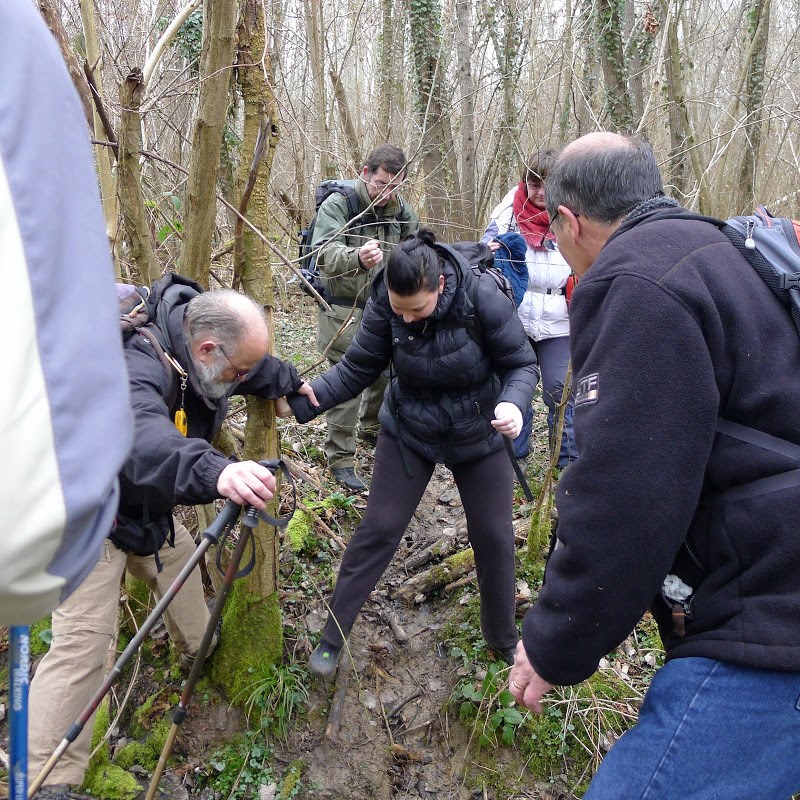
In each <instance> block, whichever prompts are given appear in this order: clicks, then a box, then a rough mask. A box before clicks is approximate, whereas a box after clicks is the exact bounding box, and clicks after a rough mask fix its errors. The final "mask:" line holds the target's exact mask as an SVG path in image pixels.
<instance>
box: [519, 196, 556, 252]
mask: <svg viewBox="0 0 800 800" xmlns="http://www.w3.org/2000/svg"><path fill="white" fill-rule="evenodd" d="M514 219H516V220H517V227H518V228H519V232H520V233H521V234H522V235H523V236H524V237H525V241H526V242H527V243H528V247H530V248H531V249H532V250H544V249H545V246H544V243H545V240H547V239H550V240H554V239H555V238H556V237H555V236H554V235H553V234H552V233H551V232H550V231H549V230H548V229H549V228H550V215H549V214H548V213H547V211H543V210H541V209H539V208H536V206H535V205H534V204H533V203H531V201H530V200H529V199H528V187H527V185H526V183H525V181H522V182H521V183H520V185H519V186H517V191H516V192H515V193H514Z"/></svg>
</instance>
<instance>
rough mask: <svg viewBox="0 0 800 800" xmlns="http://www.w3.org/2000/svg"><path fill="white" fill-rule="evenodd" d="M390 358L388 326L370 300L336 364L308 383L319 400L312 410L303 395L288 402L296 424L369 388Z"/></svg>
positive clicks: (385, 319) (386, 318)
mask: <svg viewBox="0 0 800 800" xmlns="http://www.w3.org/2000/svg"><path fill="white" fill-rule="evenodd" d="M391 357H392V339H391V326H390V322H389V318H388V316H387V315H386V313H385V312H384V310H383V309H382V308H381V306H380V304H379V303H378V302H376V301H375V300H374V298H372V297H370V298H369V299H368V300H367V305H366V307H365V308H364V314H363V316H362V318H361V325H360V326H359V329H358V331H357V332H356V335H355V336H354V337H353V341H352V342H351V343H350V346H349V347H348V348H347V351H346V352H345V354H344V355H343V356H342V358H341V360H340V361H339V363H338V364H335V365H334V366H333V367H331V368H330V369H329V370H328V371H327V372H324V373H323V374H322V375H320V376H319V377H318V378H315V379H314V380H313V381H312V382H311V388H312V389H313V390H314V394H315V395H316V397H317V400H319V407H317V408H314V407H313V406H312V405H311V403H310V402H309V400H308V398H307V397H305V396H304V395H298V394H293V395H290V396H289V397H288V398H287V399H288V401H289V405H290V406H291V409H292V412H293V413H294V415H295V418H296V419H297V421H298V422H308V421H309V420H312V419H314V417H317V416H319V415H320V414H324V413H325V412H326V411H328V409H331V408H333V407H334V406H338V405H339V404H340V403H344V402H345V401H346V400H350V399H351V398H353V397H356V396H357V395H359V394H360V393H361V392H362V391H364V389H366V388H367V387H368V386H372V384H373V383H375V381H376V380H377V379H378V376H379V375H380V374H381V372H382V371H383V370H384V369H386V367H387V366H388V364H389V361H390V360H391Z"/></svg>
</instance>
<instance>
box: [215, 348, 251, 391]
mask: <svg viewBox="0 0 800 800" xmlns="http://www.w3.org/2000/svg"><path fill="white" fill-rule="evenodd" d="M217 347H218V348H219V351H220V353H222V355H223V356H225V360H226V361H227V362H228V364H230V367H231V369H232V370H233V371H234V372H235V373H236V380H237V381H243V380H244V379H245V378H246V377H247V376H248V375H249V374H250V370H249V369H239V368H238V367H236V366H234V364H233V361H231V359H230V357H229V356H228V354H227V353H226V352H225V348H224V347H223V346H222V345H221V344H220V343H219V342H217Z"/></svg>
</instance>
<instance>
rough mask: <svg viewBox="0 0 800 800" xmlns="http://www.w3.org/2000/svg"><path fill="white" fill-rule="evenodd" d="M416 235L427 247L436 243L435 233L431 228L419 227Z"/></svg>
mask: <svg viewBox="0 0 800 800" xmlns="http://www.w3.org/2000/svg"><path fill="white" fill-rule="evenodd" d="M417 237H418V238H419V240H420V241H421V242H422V243H423V244H425V245H427V246H428V247H433V245H434V244H436V234H435V233H434V232H433V228H424V227H423V228H420V229H419V230H418V231H417Z"/></svg>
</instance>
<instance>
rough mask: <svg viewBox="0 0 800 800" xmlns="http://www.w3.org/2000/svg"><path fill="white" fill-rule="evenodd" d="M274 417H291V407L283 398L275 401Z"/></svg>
mask: <svg viewBox="0 0 800 800" xmlns="http://www.w3.org/2000/svg"><path fill="white" fill-rule="evenodd" d="M275 416H277V417H281V418H283V417H291V416H292V407H291V406H290V405H289V401H288V400H287V399H286V398H285V397H278V398H277V399H276V400H275Z"/></svg>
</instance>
